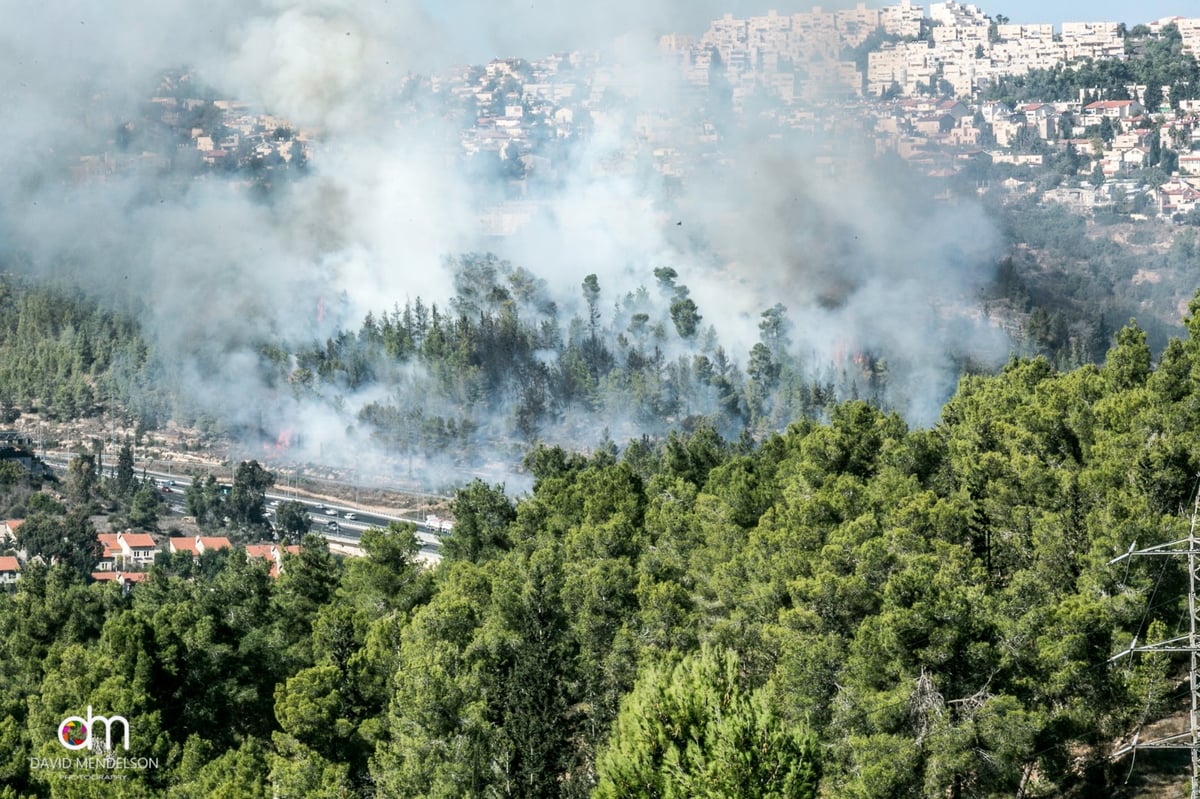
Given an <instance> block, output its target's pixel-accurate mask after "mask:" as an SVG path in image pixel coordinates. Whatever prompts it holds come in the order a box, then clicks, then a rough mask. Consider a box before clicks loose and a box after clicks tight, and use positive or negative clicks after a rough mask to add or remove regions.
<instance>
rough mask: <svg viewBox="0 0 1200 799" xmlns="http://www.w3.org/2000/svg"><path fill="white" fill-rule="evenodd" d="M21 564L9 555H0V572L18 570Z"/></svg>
mask: <svg viewBox="0 0 1200 799" xmlns="http://www.w3.org/2000/svg"><path fill="white" fill-rule="evenodd" d="M20 570H21V564H20V563H19V562H18V561H17V559H16V558H14V557H13V556H11V555H0V572H19V571H20Z"/></svg>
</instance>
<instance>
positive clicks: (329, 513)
mask: <svg viewBox="0 0 1200 799" xmlns="http://www.w3.org/2000/svg"><path fill="white" fill-rule="evenodd" d="M325 515H326V516H337V511H336V510H334V509H333V508H326V510H325Z"/></svg>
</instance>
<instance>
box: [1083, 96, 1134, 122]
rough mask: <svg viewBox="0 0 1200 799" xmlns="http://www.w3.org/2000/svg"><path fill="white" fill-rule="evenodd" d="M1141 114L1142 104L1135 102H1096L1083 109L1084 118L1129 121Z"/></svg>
mask: <svg viewBox="0 0 1200 799" xmlns="http://www.w3.org/2000/svg"><path fill="white" fill-rule="evenodd" d="M1141 113H1142V104H1141V103H1139V102H1138V101H1137V100H1097V101H1096V102H1094V103H1088V104H1087V105H1086V106H1084V107H1083V115H1084V116H1085V117H1109V118H1110V119H1129V118H1131V117H1136V116H1139V115H1140V114H1141Z"/></svg>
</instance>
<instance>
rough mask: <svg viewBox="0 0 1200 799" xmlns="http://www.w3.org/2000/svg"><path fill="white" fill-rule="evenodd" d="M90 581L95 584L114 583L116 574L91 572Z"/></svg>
mask: <svg viewBox="0 0 1200 799" xmlns="http://www.w3.org/2000/svg"><path fill="white" fill-rule="evenodd" d="M92 579H93V580H95V581H96V582H110V581H111V582H115V581H116V579H117V573H116V572H92Z"/></svg>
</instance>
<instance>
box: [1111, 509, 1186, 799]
mask: <svg viewBox="0 0 1200 799" xmlns="http://www.w3.org/2000/svg"><path fill="white" fill-rule="evenodd" d="M1197 515H1200V490H1197V492H1196V503H1195V505H1194V506H1193V508H1192V521H1191V524H1190V525H1189V526H1188V535H1187V538H1184V539H1180V540H1179V541H1172V542H1170V543H1168V544H1159V545H1158V546H1153V547H1147V548H1146V549H1135V547H1136V546H1137V542H1136V541H1135V542H1134V543H1132V544H1130V545H1129V551H1128V552H1126V553H1125V554H1124V555H1121V556H1120V557H1116V558H1113V559H1112V560H1110V561H1109V565H1110V566H1111V565H1113V564H1115V563H1119V562H1120V561H1122V560H1125V559H1126V558H1131V557H1139V556H1144V555H1162V556H1167V557H1185V558H1187V571H1188V594H1187V600H1188V631H1187V634H1186V635H1178V636H1175V637H1174V638H1168V639H1167V640H1165V641H1157V642H1155V643H1151V644H1142V645H1140V646H1139V645H1138V639H1137V636H1136V635H1135V636H1134V637H1133V642H1132V643H1131V644H1130V645H1129V648H1128V649H1126V650H1125V651H1124V652H1121V653H1119V654H1117V655H1114V656H1113V657H1112V658H1110V659H1109V662H1110V663H1111V662H1112V661H1114V660H1117V659H1119V658H1122V657H1125V656H1126V655H1130V654H1133V653H1134V652H1187V653H1188V658H1189V667H1188V686H1189V693H1190V694H1191V699H1192V703H1191V709H1190V710H1189V713H1188V729H1187V730H1186V731H1184V732H1179V733H1175V734H1174V735H1165V736H1162V737H1161V738H1153V739H1151V740H1148V741H1143V740H1141V735H1142V731H1141V729H1140V728H1139V729H1138V731H1137V733H1135V734H1134V736H1133V741H1131V742H1130V743H1129V745H1128V746H1124V747H1122V748H1120V749H1118V750H1117V751H1116V752H1113V753H1112V755H1111V757H1112V758H1113V759H1116V758H1119V757H1123V756H1125V755H1126V754H1129V753H1130V752H1134V753H1135V755H1134V756H1135V757H1136V753H1137V751H1139V750H1145V749H1188V750H1190V751H1191V757H1192V789H1191V799H1200V726H1198V720H1200V673H1198V670H1200V637H1198V633H1200V630H1197V621H1198V619H1197V616H1196V613H1197V609H1198V606H1197V603H1196V583H1197V576H1198V575H1197V569H1198V568H1200V539H1198V538H1197V537H1196V517H1197ZM1159 576H1160V579H1161V574H1160V575H1159ZM1156 588H1157V584H1156ZM1132 772H1133V766H1132V764H1131V765H1130V773H1131V774H1132ZM1126 780H1127V781H1128V777H1126Z"/></svg>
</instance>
